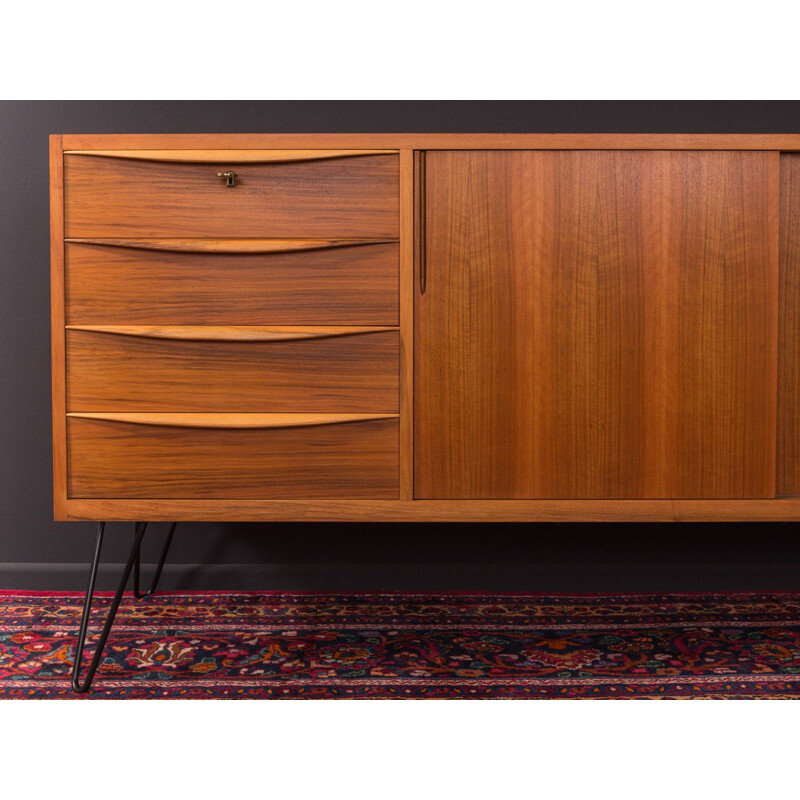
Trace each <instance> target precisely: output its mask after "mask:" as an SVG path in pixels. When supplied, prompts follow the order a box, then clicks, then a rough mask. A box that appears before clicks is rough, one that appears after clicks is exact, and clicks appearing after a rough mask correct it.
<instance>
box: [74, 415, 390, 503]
mask: <svg viewBox="0 0 800 800" xmlns="http://www.w3.org/2000/svg"><path fill="white" fill-rule="evenodd" d="M220 416H224V415H220ZM68 435H69V495H70V497H73V498H82V497H84V498H152V499H155V498H165V499H166V498H187V499H188V498H194V499H196V500H206V499H230V498H239V499H250V500H254V499H262V500H269V499H275V498H280V499H302V498H323V497H328V498H338V499H347V498H350V499H354V498H365V499H367V498H375V499H397V496H398V483H397V475H398V456H397V451H398V426H397V419H387V420H374V421H365V422H350V423H345V424H337V425H312V426H307V427H293V428H268V429H244V430H238V429H226V428H189V427H167V426H157V425H153V426H149V425H137V424H129V423H127V422H117V421H106V420H97V419H80V418H73V417H70V418H69V419H68Z"/></svg>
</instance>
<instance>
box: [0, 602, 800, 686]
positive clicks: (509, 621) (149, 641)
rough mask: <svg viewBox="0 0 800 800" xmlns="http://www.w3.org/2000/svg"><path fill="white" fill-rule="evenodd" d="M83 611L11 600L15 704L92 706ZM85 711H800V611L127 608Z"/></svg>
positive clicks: (473, 606) (761, 606)
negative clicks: (405, 703) (758, 705)
mask: <svg viewBox="0 0 800 800" xmlns="http://www.w3.org/2000/svg"><path fill="white" fill-rule="evenodd" d="M82 600H83V598H82V595H80V594H78V593H24V592H4V593H0V698H72V697H78V696H76V695H74V694H73V693H72V692H71V690H70V687H69V673H70V669H71V666H72V660H73V655H74V650H75V638H76V632H77V628H78V623H79V619H80V613H81V604H82ZM110 601H111V597H110V595H108V594H105V595H101V596H99V597H98V598H97V599H96V601H95V608H94V609H93V624H92V627H91V630H92V631H94V632H95V635H94V636H92V637H90V641H89V643H88V644H87V650H89V652H90V653H91V649H92V641H93V640H94V639H96V632H97V631H99V628H100V625H101V624H102V620H103V617H102V616H101V614H103V613H104V612H105V610H106V609H107V607H108V605H109V603H110ZM80 697H81V698H263V699H268V698H278V699H279V698H323V699H326V698H446V699H459V698H471V699H476V698H510V699H521V698H603V699H608V698H615V699H623V698H800V594H796V593H791V594H790V593H786V594H781V593H757V594H754V593H747V594H745V593H736V594H681V595H658V596H656V595H587V596H576V595H563V596H558V595H531V594H511V595H495V594H447V595H438V594H351V595H339V594H310V593H309V594H304V593H292V594H288V593H285V594H281V593H274V594H269V593H259V594H255V593H235V594H231V593H222V592H192V593H161V594H158V595H156V596H154V597H151V598H147V599H145V600H141V601H138V602H137V601H135V600H133V599H132V598H129V597H127V596H126V599H125V600H124V602H123V604H122V606H121V608H120V611H119V614H118V616H117V620H116V623H115V626H114V629H113V631H112V634H111V637H110V639H109V643H108V646H107V648H106V652H105V657H104V659H103V661H102V662H101V664H100V668H99V670H98V673H97V676H96V678H95V682H94V686H93V690H92V692H91V693H90V694H88V695H81V696H80Z"/></svg>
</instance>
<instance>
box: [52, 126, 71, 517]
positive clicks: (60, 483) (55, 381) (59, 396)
mask: <svg viewBox="0 0 800 800" xmlns="http://www.w3.org/2000/svg"><path fill="white" fill-rule="evenodd" d="M61 141H62V137H61V136H58V135H56V136H51V137H50V368H51V380H52V425H53V513H54V515H55V518H56V519H63V518H64V515H65V514H66V501H67V422H66V419H65V417H64V414H65V412H66V410H67V409H66V403H67V390H66V366H65V364H66V357H65V346H66V345H65V336H64V320H65V318H66V308H65V302H66V301H65V294H66V291H65V286H64V161H63V155H62V150H61Z"/></svg>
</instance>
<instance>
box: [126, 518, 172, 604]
mask: <svg viewBox="0 0 800 800" xmlns="http://www.w3.org/2000/svg"><path fill="white" fill-rule="evenodd" d="M177 525H178V523H177V522H173V523H172V524H171V525H170V528H169V532H168V533H167V538H166V539H165V541H164V546H163V547H162V548H161V557H160V558H159V559H158V566H156V571H155V574H154V575H153V583H152V584H151V585H150V588H149V589H148V590H147V591H146V592H141V591H140V590H139V564H140V562H141V550H142V548H141V539H140V540H139V547H137V549H136V562H135V564H134V567H133V594H134V597H136V599H137V600H141V599H142V598H143V597H150V595H152V594H153V593H154V592H155V591H156V589H157V588H158V581H159V580H160V579H161V573H162V571H163V570H164V563H165V562H166V560H167V553H169V546H170V544H172V537H173V536H174V535H175V528H176V527H177ZM139 526H143V527H144V528H145V529H147V523H146V522H137V523H136V529H135V531H134V536H138V535H139Z"/></svg>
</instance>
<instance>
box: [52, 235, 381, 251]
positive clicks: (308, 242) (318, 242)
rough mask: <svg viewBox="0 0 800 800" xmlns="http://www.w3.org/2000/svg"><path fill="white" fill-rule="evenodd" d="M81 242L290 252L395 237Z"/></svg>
mask: <svg viewBox="0 0 800 800" xmlns="http://www.w3.org/2000/svg"><path fill="white" fill-rule="evenodd" d="M66 241H67V242H77V243H78V244H102V245H105V246H106V247H130V248H133V249H134V250H171V251H174V252H178V253H291V252H295V251H297V250H328V249H330V248H332V247H354V246H356V245H368V244H380V243H382V242H386V241H394V240H392V239H355V238H350V239H234V238H228V239H197V238H186V237H184V238H180V239H163V238H162V239H107V238H102V239H67V240H66Z"/></svg>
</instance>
